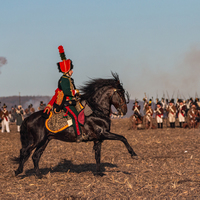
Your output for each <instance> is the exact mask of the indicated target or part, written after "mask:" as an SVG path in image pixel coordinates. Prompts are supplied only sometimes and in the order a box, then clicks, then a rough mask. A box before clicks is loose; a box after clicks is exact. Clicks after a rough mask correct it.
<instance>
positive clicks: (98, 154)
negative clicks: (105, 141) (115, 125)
mask: <svg viewBox="0 0 200 200" xmlns="http://www.w3.org/2000/svg"><path fill="white" fill-rule="evenodd" d="M101 143H102V142H100V141H94V146H93V149H94V150H95V159H96V171H97V173H98V172H100V162H101Z"/></svg>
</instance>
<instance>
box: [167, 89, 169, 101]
mask: <svg viewBox="0 0 200 200" xmlns="http://www.w3.org/2000/svg"><path fill="white" fill-rule="evenodd" d="M166 93H167V98H168V100H169V94H168V92H167V90H166Z"/></svg>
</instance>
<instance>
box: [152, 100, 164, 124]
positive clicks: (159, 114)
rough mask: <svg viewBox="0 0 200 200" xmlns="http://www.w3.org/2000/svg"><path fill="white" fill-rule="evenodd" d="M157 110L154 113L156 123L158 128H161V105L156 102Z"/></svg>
mask: <svg viewBox="0 0 200 200" xmlns="http://www.w3.org/2000/svg"><path fill="white" fill-rule="evenodd" d="M156 105H157V108H156V110H155V111H154V112H155V113H156V121H157V124H158V128H163V108H162V104H161V103H160V102H158V103H157V104H156Z"/></svg>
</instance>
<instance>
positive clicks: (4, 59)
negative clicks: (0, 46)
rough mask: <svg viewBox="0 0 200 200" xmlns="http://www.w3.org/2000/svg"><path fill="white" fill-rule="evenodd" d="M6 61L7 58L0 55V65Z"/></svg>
mask: <svg viewBox="0 0 200 200" xmlns="http://www.w3.org/2000/svg"><path fill="white" fill-rule="evenodd" d="M6 63H7V60H6V58H5V57H0V67H2V66H3V65H5V64H6ZM0 73H1V71H0Z"/></svg>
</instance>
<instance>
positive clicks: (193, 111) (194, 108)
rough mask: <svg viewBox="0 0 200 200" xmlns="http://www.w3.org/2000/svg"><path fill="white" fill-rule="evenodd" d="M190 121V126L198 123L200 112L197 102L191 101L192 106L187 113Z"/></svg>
mask: <svg viewBox="0 0 200 200" xmlns="http://www.w3.org/2000/svg"><path fill="white" fill-rule="evenodd" d="M187 117H188V123H189V126H190V127H195V126H196V125H197V119H196V118H197V117H199V112H198V110H197V105H196V103H195V102H193V103H191V108H190V110H189V111H188V113H187Z"/></svg>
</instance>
